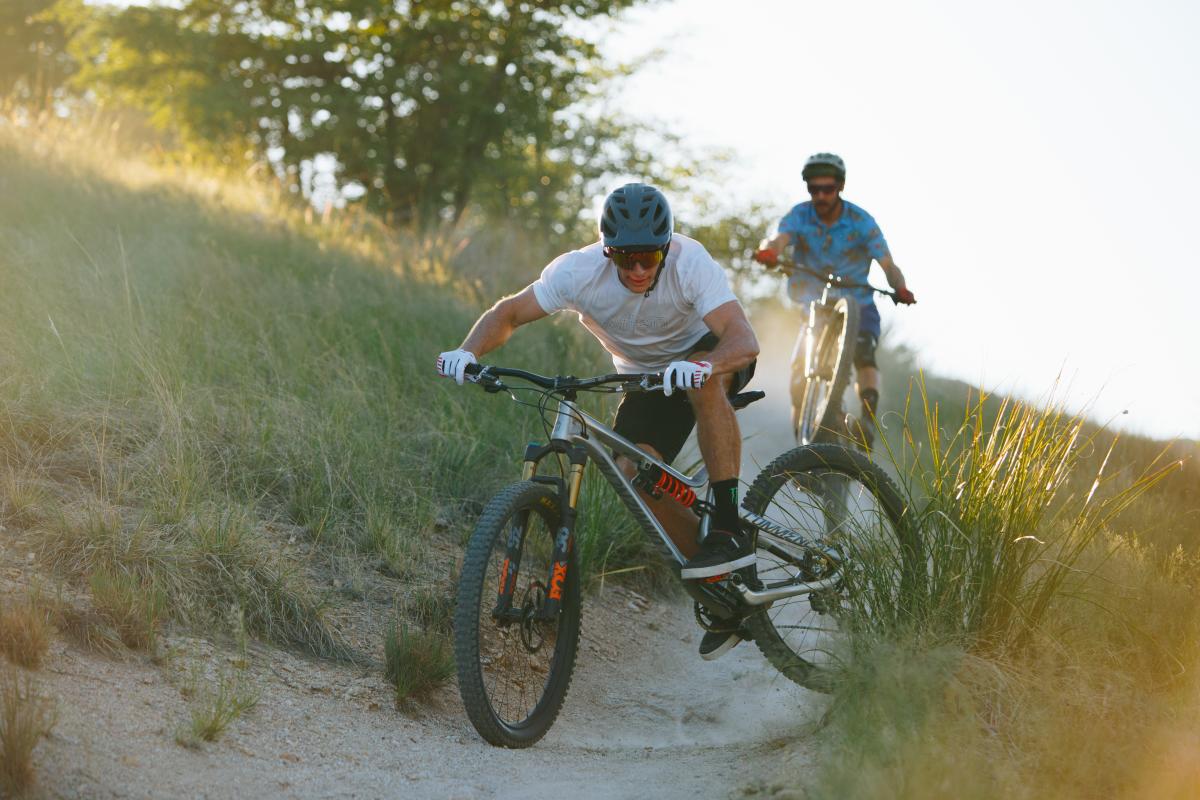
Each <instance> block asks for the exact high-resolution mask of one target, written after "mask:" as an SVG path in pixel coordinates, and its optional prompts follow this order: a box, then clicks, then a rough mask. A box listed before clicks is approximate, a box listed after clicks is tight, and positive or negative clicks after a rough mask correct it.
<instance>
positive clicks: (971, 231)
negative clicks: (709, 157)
mask: <svg viewBox="0 0 1200 800" xmlns="http://www.w3.org/2000/svg"><path fill="white" fill-rule="evenodd" d="M1198 35H1200V3H1195V2H1185V1H1183V0H1181V1H1180V2H1170V1H1169V0H1148V1H1147V2H1144V3H1138V4H1130V3H1127V2H1109V0H1099V1H1093V2H1074V3H1068V2H1058V1H1057V0H1040V1H1039V2H1031V1H1030V0H1013V1H1011V2H1007V3H999V4H998V3H988V4H983V3H963V2H953V1H952V0H945V1H944V2H937V0H913V1H912V2H905V3H897V2H894V0H839V1H838V2H827V3H824V4H815V3H797V2H794V1H789V0H745V1H744V2H741V3H736V4H735V3H730V2H728V0H675V2H669V3H659V4H656V5H652V6H650V7H647V8H643V9H638V10H637V11H635V12H633V13H631V15H630V16H629V17H628V21H627V22H625V23H624V24H623V25H621V26H620V27H619V29H618V30H617V32H616V33H614V34H613V35H612V36H610V37H608V39H607V40H606V42H605V48H606V51H607V52H608V53H609V54H610V55H611V56H613V57H614V58H618V59H623V60H624V59H631V58H635V57H637V56H639V55H643V54H645V53H646V52H648V51H650V50H653V49H654V48H656V47H662V48H664V49H665V50H666V53H665V55H664V56H663V58H662V59H661V60H660V61H658V62H656V63H655V64H653V65H651V66H650V67H647V68H646V69H645V70H643V72H641V73H640V74H639V75H637V76H635V77H634V78H633V79H632V80H631V82H630V83H629V84H628V86H627V89H626V90H625V93H624V94H623V95H622V99H621V102H620V104H619V107H620V108H621V109H622V111H623V112H624V113H628V114H632V115H637V116H639V117H647V116H648V117H653V118H656V119H661V120H663V121H664V123H665V124H667V125H669V126H670V128H671V129H672V130H673V131H674V132H675V133H677V134H681V135H683V136H684V137H685V139H686V140H687V141H688V142H689V143H692V144H698V145H712V146H720V147H725V148H731V149H732V150H734V151H735V152H736V154H737V159H736V163H735V165H734V166H733V167H732V172H733V175H734V177H735V178H736V179H737V180H736V185H738V186H740V187H744V188H742V189H741V190H740V191H739V192H738V198H737V199H738V200H739V201H741V200H745V199H748V198H754V199H758V200H761V201H765V202H770V203H774V204H775V205H776V206H777V207H778V210H779V213H780V215H782V214H783V213H784V212H785V211H786V210H787V208H789V207H790V206H791V205H792V204H793V203H796V202H799V201H801V200H806V199H808V198H807V195H806V194H805V193H804V185H803V183H802V182H801V179H800V169H801V166H802V164H803V161H804V159H805V158H806V157H807V156H808V155H809V154H810V153H812V152H815V151H818V150H832V151H834V152H836V153H839V154H841V155H842V156H843V157H844V158H845V159H846V162H847V167H848V181H847V187H846V191H845V194H844V196H845V197H846V198H847V199H849V200H851V201H852V202H855V203H857V204H858V205H860V206H862V207H864V208H865V209H866V210H867V211H868V212H870V213H871V214H872V215H873V216H874V217H875V219H876V220H877V221H878V222H879V224H880V226H881V227H882V229H883V232H884V235H885V236H886V237H887V240H888V243H889V245H890V246H891V249H892V255H893V256H894V258H895V259H896V262H897V264H899V265H900V267H901V268H902V269H903V270H904V272H905V274H906V276H907V278H908V281H909V286H910V288H911V289H912V290H913V291H914V293H915V294H916V296H917V299H918V305H916V306H913V307H911V308H901V309H898V310H893V309H892V307H891V303H890V302H886V301H885V302H884V304H883V305H882V306H881V311H882V313H883V315H884V324H885V326H887V325H888V324H889V322H890V323H891V325H892V328H891V332H890V333H889V334H887V336H888V338H890V339H891V341H892V342H897V341H903V342H907V343H909V344H910V345H912V346H914V347H915V348H916V349H917V350H918V351H919V352H920V353H921V355H922V359H923V365H924V366H925V367H927V368H928V369H930V370H932V371H936V372H938V373H941V374H947V375H952V376H956V377H960V378H963V379H966V380H971V381H977V382H981V383H983V384H984V385H986V386H988V387H990V388H1000V389H1004V390H1007V391H1016V392H1017V393H1019V394H1022V395H1024V396H1026V397H1040V396H1043V395H1045V393H1046V392H1047V391H1048V390H1049V389H1050V388H1051V387H1052V386H1053V385H1054V383H1055V380H1056V377H1057V376H1058V375H1059V374H1060V373H1061V374H1062V375H1063V378H1064V383H1065V384H1067V385H1068V386H1069V390H1068V395H1067V396H1068V401H1069V403H1070V404H1071V405H1073V406H1074V407H1075V408H1079V407H1082V406H1083V405H1084V404H1085V403H1089V402H1090V403H1091V404H1092V413H1093V416H1094V417H1096V418H1097V419H1100V420H1107V419H1109V418H1111V417H1113V416H1114V415H1120V414H1121V412H1122V411H1126V410H1127V411H1128V415H1125V416H1120V417H1119V418H1118V419H1116V420H1115V423H1116V424H1117V425H1119V426H1121V427H1123V428H1126V429H1130V430H1134V431H1138V432H1142V433H1149V434H1152V435H1156V436H1163V437H1170V436H1178V435H1183V436H1187V437H1191V438H1198V439H1200V371H1198V370H1197V368H1196V366H1195V365H1196V364H1197V363H1200V355H1198V354H1197V352H1196V351H1197V348H1196V344H1197V342H1198V339H1200V337H1197V334H1196V323H1195V321H1194V318H1193V316H1192V315H1193V314H1196V313H1197V305H1196V294H1197V293H1200V276H1197V275H1195V272H1196V271H1197V270H1196V267H1197V261H1198V260H1200V254H1198V253H1197V248H1196V247H1195V246H1194V241H1195V239H1196V238H1197V233H1198V232H1200V221H1198V217H1200V202H1197V199H1196V194H1195V191H1196V188H1197V187H1200V149H1198V148H1197V147H1196V143H1197V142H1200V89H1197V86H1198V84H1197V76H1200V48H1197V47H1196V46H1195V41H1196V37H1197V36H1198ZM731 183H732V182H731ZM873 276H874V277H875V278H876V279H877V280H878V281H882V279H883V278H882V274H881V273H880V272H879V270H878V268H875V270H874V272H873Z"/></svg>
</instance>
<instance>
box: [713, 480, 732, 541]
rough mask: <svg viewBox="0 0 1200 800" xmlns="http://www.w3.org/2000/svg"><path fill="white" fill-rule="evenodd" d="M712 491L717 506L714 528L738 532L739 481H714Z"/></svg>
mask: <svg viewBox="0 0 1200 800" xmlns="http://www.w3.org/2000/svg"><path fill="white" fill-rule="evenodd" d="M712 490H713V500H714V501H715V502H716V506H717V508H716V511H714V512H713V527H715V528H716V529H717V530H722V531H737V530H738V512H737V508H738V479H737V478H730V479H729V480H725V481H713V484H712Z"/></svg>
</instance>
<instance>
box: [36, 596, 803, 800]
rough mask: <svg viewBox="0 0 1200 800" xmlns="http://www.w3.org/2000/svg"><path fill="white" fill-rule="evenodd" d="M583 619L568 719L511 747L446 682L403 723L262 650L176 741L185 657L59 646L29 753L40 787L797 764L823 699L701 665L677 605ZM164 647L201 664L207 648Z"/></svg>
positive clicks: (607, 776) (672, 774)
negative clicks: (190, 738)
mask: <svg viewBox="0 0 1200 800" xmlns="http://www.w3.org/2000/svg"><path fill="white" fill-rule="evenodd" d="M584 625H585V627H584V637H583V642H582V647H581V651H580V657H579V666H578V669H577V672H576V678H575V683H574V685H573V686H572V689H571V692H570V694H569V695H568V698H567V703H566V707H565V709H564V712H563V715H562V716H561V717H560V719H559V721H558V723H557V724H556V725H555V727H554V728H553V729H552V730H551V732H550V733H549V734H548V736H547V737H546V738H545V739H544V740H543V741H542V742H541V743H540V744H539V745H538V746H536V747H535V748H533V749H531V750H524V751H508V750H501V749H498V748H493V747H490V746H488V745H487V744H485V743H484V742H483V741H482V740H480V739H479V738H478V737H477V736H476V735H475V732H474V731H473V730H472V729H471V727H470V724H469V723H468V722H467V720H466V718H465V716H464V715H463V713H462V711H461V707H460V705H459V703H458V698H457V694H456V692H455V691H454V689H453V688H452V687H450V688H448V689H447V690H445V691H443V692H442V693H441V694H439V695H438V697H436V698H435V700H434V702H433V703H432V704H431V705H430V706H427V707H424V708H422V709H421V710H419V711H417V712H415V713H412V714H404V713H401V712H397V711H396V710H394V708H393V707H392V703H391V698H390V694H389V691H388V689H387V687H386V686H385V684H384V682H383V680H382V679H381V677H380V676H379V675H378V674H376V673H368V672H365V671H362V670H356V669H347V668H338V667H332V666H329V665H326V664H320V663H314V662H311V661H306V660H302V659H299V658H296V657H295V656H292V655H289V654H286V653H281V652H278V651H274V650H267V649H265V648H261V649H259V650H257V651H256V652H255V653H254V654H253V656H252V659H251V660H252V664H253V666H251V667H250V672H251V673H252V674H253V676H254V677H253V680H254V681H255V682H257V683H258V685H259V686H260V687H261V688H262V697H261V700H260V702H259V704H258V707H257V708H256V709H254V710H253V711H252V712H250V713H249V714H248V715H247V716H245V717H244V718H242V719H240V720H238V721H237V722H235V723H234V724H233V725H232V726H231V728H230V730H229V732H228V733H227V734H226V735H225V737H224V738H223V739H221V740H220V741H219V742H217V743H215V744H210V745H206V746H204V747H203V748H202V749H201V750H189V749H186V748H183V747H181V746H179V745H177V744H175V743H174V730H175V728H176V726H177V725H178V724H179V722H180V721H181V720H183V719H184V717H185V715H186V701H185V700H184V699H183V698H182V696H181V693H180V691H179V688H178V682H177V681H172V680H171V679H170V678H171V675H172V673H173V672H174V673H180V672H183V671H184V665H183V664H182V663H180V664H177V665H169V666H167V667H165V668H161V667H155V666H154V665H151V664H149V663H148V662H146V661H144V660H131V661H125V662H122V661H114V660H109V659H105V658H100V657H97V656H94V655H90V654H85V653H82V652H81V651H79V650H78V649H76V648H74V647H68V646H67V645H66V644H64V643H62V642H58V643H56V645H55V646H54V649H53V651H52V653H51V655H50V657H49V658H48V659H47V661H48V666H47V667H45V668H44V669H43V670H42V671H41V680H42V686H43V689H44V691H46V692H47V693H48V694H50V695H52V696H53V697H55V699H56V701H57V705H58V709H59V721H58V725H57V727H56V729H55V732H54V734H53V735H52V737H51V738H50V739H49V740H47V741H45V742H43V743H42V745H41V746H40V747H39V750H38V753H37V761H38V769H39V773H40V776H41V779H40V780H41V784H40V791H39V794H42V795H43V796H49V797H78V798H107V797H210V798H227V797H228V798H232V797H303V798H310V797H405V798H530V797H533V798H540V797H554V798H559V797H564V796H568V797H572V798H580V797H587V798H593V797H596V798H608V797H612V798H633V797H647V796H654V797H660V798H676V797H678V798H684V797H698V796H706V797H722V796H726V795H727V794H729V793H731V792H733V791H734V790H737V789H739V788H741V787H746V786H751V785H755V784H761V783H762V782H763V781H764V779H766V778H769V777H770V776H772V775H774V774H776V773H777V770H778V769H779V768H780V767H781V766H782V765H783V759H791V760H795V759H806V758H807V754H806V753H805V751H804V750H803V748H802V746H798V745H797V741H796V740H797V739H798V738H800V739H802V738H803V737H804V734H805V733H806V731H807V729H808V728H810V726H811V723H812V720H813V719H814V716H815V714H816V713H818V712H817V709H818V708H819V707H820V704H819V700H818V701H817V704H816V705H814V696H813V695H811V694H810V693H808V692H806V691H804V690H802V689H800V688H798V687H796V686H793V685H792V684H790V683H789V682H787V681H785V680H783V679H781V678H780V677H779V676H778V675H777V674H776V673H775V672H774V671H773V670H772V669H771V668H770V667H769V666H768V665H767V663H766V661H765V660H764V659H763V658H762V657H761V656H760V655H759V653H758V652H757V650H755V649H754V648H753V647H752V646H746V645H742V646H740V647H738V648H737V649H736V650H734V651H733V652H732V653H730V654H729V655H727V656H726V657H725V658H724V659H721V660H719V661H716V662H705V661H702V660H701V659H700V658H699V657H697V655H696V646H697V644H698V641H699V634H698V629H697V628H696V626H695V624H694V623H693V622H692V620H691V619H690V609H688V608H687V607H686V606H685V605H684V604H682V603H680V602H672V603H648V602H646V600H645V599H644V598H642V597H640V596H639V595H637V594H635V593H632V592H630V591H628V590H625V589H621V588H611V587H610V588H608V589H607V590H605V591H604V593H603V594H602V595H601V596H600V597H599V598H593V599H592V601H591V602H590V603H589V604H588V613H587V616H586V617H585V621H584ZM168 645H169V646H171V647H173V648H178V649H180V650H189V649H191V651H192V652H193V653H196V654H199V655H201V656H202V657H203V658H204V660H207V661H208V662H209V663H212V652H211V648H210V647H208V646H207V645H206V644H205V643H203V642H200V641H198V640H191V641H188V640H172V641H170V642H168ZM197 648H198V651H204V652H198V651H197ZM225 659H226V660H227V659H228V657H225ZM216 660H217V661H220V660H222V656H221V654H216ZM785 744H786V745H787V746H786V747H784V745H785Z"/></svg>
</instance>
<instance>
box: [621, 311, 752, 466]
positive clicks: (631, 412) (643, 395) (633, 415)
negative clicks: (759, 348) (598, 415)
mask: <svg viewBox="0 0 1200 800" xmlns="http://www.w3.org/2000/svg"><path fill="white" fill-rule="evenodd" d="M718 341H719V339H718V338H717V335H716V334H714V333H712V332H709V333H707V334H705V335H704V336H703V337H701V338H700V340H699V341H697V342H696V343H695V344H694V345H692V346H691V347H689V348H688V351H687V354H686V355H685V356H683V357H684V358H690V357H691V355H692V354H693V353H700V352H706V353H707V352H712V350H713V349H714V348H715V347H716V346H717V342H718ZM756 363H758V362H757V361H751V362H750V363H749V364H748V365H746V366H745V367H742V368H741V369H740V370H738V371H737V372H735V373H734V374H733V381H732V382H731V383H730V384H729V396H730V397H732V396H733V395H735V394H737V393H738V392H740V391H741V390H742V389H743V388H744V387H745V386H746V384H747V383H749V382H750V379H751V378H752V377H754V366H755V364H756ZM695 425H696V416H695V414H693V413H692V405H691V403H689V402H688V399H687V392H686V391H684V390H679V389H677V390H676V391H674V392H672V393H671V396H670V397H667V396H666V395H665V394H663V393H662V392H631V393H629V394H626V395H623V396H622V397H621V405H620V406H618V407H617V419H616V422H615V423H613V430H615V431H616V432H617V433H619V434H621V435H622V436H624V437H625V438H626V439H628V440H629V441H631V442H633V443H634V444H648V445H650V446H651V447H653V448H654V449H655V450H657V451H658V452H659V453H661V454H662V457H663V461H665V462H667V463H668V464H669V463H671V462H672V461H674V460H675V456H677V455H679V451H680V450H682V449H683V443H684V442H686V441H687V437H688V434H690V433H691V432H692V428H693V427H695Z"/></svg>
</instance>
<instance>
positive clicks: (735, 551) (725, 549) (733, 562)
mask: <svg viewBox="0 0 1200 800" xmlns="http://www.w3.org/2000/svg"><path fill="white" fill-rule="evenodd" d="M754 562H755V555H754V549H753V548H752V547H750V540H749V538H748V537H746V536H744V535H743V534H741V533H729V532H727V531H709V532H708V536H707V537H706V538H705V539H704V541H703V542H701V543H700V552H699V553H697V554H696V555H694V556H692V558H690V559H688V561H687V563H685V564H684V565H683V567H682V568H680V570H679V577H680V578H681V579H683V580H685V581H694V580H699V579H701V578H715V577H717V576H720V575H725V574H727V573H730V572H733V571H734V570H735V569H741V568H742V567H749V566H751V565H753V564H754Z"/></svg>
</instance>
